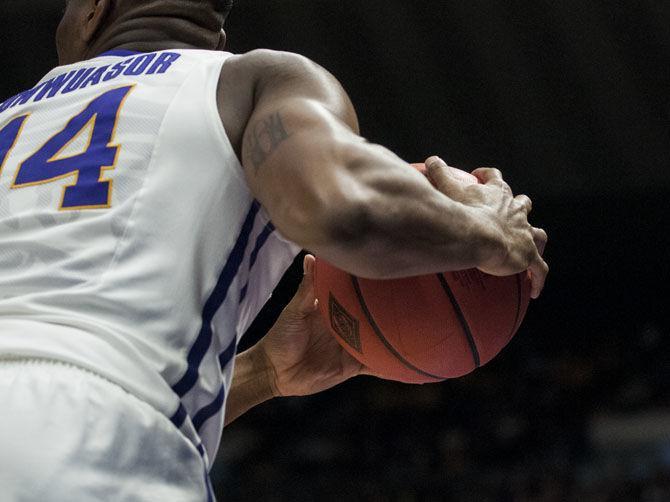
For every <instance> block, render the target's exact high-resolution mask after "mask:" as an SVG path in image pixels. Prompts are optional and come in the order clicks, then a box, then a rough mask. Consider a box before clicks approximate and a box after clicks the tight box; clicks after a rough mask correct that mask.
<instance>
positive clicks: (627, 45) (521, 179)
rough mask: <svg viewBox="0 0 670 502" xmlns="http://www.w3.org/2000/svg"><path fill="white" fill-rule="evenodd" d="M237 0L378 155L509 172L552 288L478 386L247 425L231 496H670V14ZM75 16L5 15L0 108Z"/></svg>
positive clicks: (454, 384)
mask: <svg viewBox="0 0 670 502" xmlns="http://www.w3.org/2000/svg"><path fill="white" fill-rule="evenodd" d="M237 4H238V5H237V6H236V8H235V10H234V11H233V14H232V15H231V17H230V19H229V23H228V28H227V31H228V35H229V50H231V51H233V52H244V51H247V50H250V49H253V48H258V47H268V48H273V49H280V50H288V51H294V52H299V53H302V54H304V55H306V56H308V57H310V58H312V59H313V60H315V61H317V62H318V63H320V64H321V65H323V66H324V67H326V68H327V69H328V70H330V71H331V72H332V73H334V74H335V75H336V76H337V77H338V78H339V79H340V81H341V82H342V83H343V85H344V87H345V88H346V89H347V90H348V91H349V93H350V95H351V97H352V100H353V102H354V104H355V105H356V108H357V110H358V113H359V117H360V121H361V127H362V132H363V135H364V136H366V137H367V138H369V139H370V140H372V141H375V142H379V143H381V144H383V145H385V146H387V147H389V148H390V149H391V150H393V151H395V152H396V153H398V154H399V155H400V156H401V157H403V158H404V159H406V160H408V161H421V160H423V159H425V158H426V157H427V156H429V155H431V154H439V155H441V156H442V157H443V158H445V160H447V161H448V162H449V163H450V164H451V165H454V166H457V167H460V168H462V169H468V170H470V169H473V168H475V167H479V166H495V167H498V168H500V169H501V170H502V171H503V173H504V174H505V177H506V178H507V179H508V181H509V183H510V185H511V186H512V187H513V188H514V189H515V191H516V192H519V193H528V194H529V195H531V196H532V198H533V200H534V206H535V209H534V212H533V215H532V221H533V223H534V224H536V225H538V226H542V227H544V228H545V229H546V230H547V232H548V233H549V235H550V243H549V246H548V248H547V252H546V258H547V261H548V262H549V264H550V266H551V267H552V271H551V275H550V280H549V282H548V285H547V289H546V291H545V294H544V295H543V297H542V298H541V299H540V300H538V301H537V302H534V303H533V305H531V308H530V310H529V313H528V316H527V318H526V321H525V323H524V325H523V326H522V328H521V330H520V331H519V333H518V334H517V336H516V338H515V339H514V340H513V341H512V343H511V344H510V345H509V346H508V348H507V349H506V350H505V351H504V352H503V353H502V354H501V355H500V356H499V357H498V358H497V359H496V360H495V361H493V362H492V363H491V364H489V365H488V366H486V367H485V368H483V369H480V370H478V371H477V372H475V373H474V374H472V375H469V376H467V377H465V378H462V379H459V380H455V381H449V382H445V383H442V384H435V385H428V386H420V387H412V386H406V385H402V384H397V383H392V382H383V381H380V380H375V379H372V378H363V377H361V378H358V379H354V380H352V381H349V382H347V383H345V384H343V385H341V386H340V387H338V388H336V389H333V390H331V391H328V392H325V393H323V394H321V395H318V396H313V397H309V398H303V399H283V400H275V401H273V402H269V403H266V404H264V405H262V406H260V407H258V408H256V409H254V410H252V411H251V412H249V413H248V414H247V415H246V416H244V417H243V418H241V419H240V420H239V421H237V422H236V423H234V424H233V425H232V426H231V427H230V428H228V429H227V430H226V431H225V433H224V437H223V446H222V448H221V455H220V459H219V462H217V465H216V467H215V469H214V472H213V478H214V482H215V484H216V487H217V492H218V494H219V497H220V498H221V499H222V500H278V501H279V500H281V501H283V500H287V501H288V500H315V499H317V498H318V499H321V500H344V499H349V500H375V501H377V500H378V501H387V500H388V501H396V500H397V501H423V500H440V501H442V500H445V501H457V502H461V501H478V502H479V501H482V502H485V501H522V502H523V501H538V502H545V501H559V500H560V501H563V500H579V501H582V500H583V501H592V500H593V501H619V500H620V501H638V500H640V501H652V502H656V501H661V502H662V501H668V500H670V481H669V480H670V432H669V431H670V392H669V391H668V385H667V384H668V382H669V381H670V351H669V348H668V345H669V343H670V342H669V339H668V331H669V326H670V322H669V317H670V316H669V314H668V311H669V310H670V305H668V300H669V297H668V290H669V288H668V285H667V281H668V279H669V278H670V274H669V271H670V267H669V265H668V244H670V238H669V237H668V224H667V222H666V220H667V216H668V215H670V210H669V209H668V205H669V204H668V198H669V197H670V173H669V172H668V167H670V118H669V114H670V98H669V93H668V90H669V87H670V64H669V63H670V2H668V1H667V0H639V1H634V2H633V1H630V0H626V1H612V0H607V1H606V0H602V1H596V0H561V1H560V2H555V1H547V0H524V1H521V0H508V1H502V0H486V1H485V0H443V1H431V2H429V1H425V0H417V1H407V0H404V1H403V0H384V1H382V0H364V1H354V0H340V1H339V2H334V1H326V0H304V1H298V0H282V1H274V0H239V1H238V2H237ZM60 7H61V6H60V2H44V1H42V0H40V1H37V0H33V1H26V0H4V1H3V4H2V8H1V9H0V12H1V14H2V16H1V17H0V19H1V21H0V22H1V23H2V29H1V30H0V50H1V51H2V52H1V59H0V60H1V61H2V63H3V69H2V77H1V78H0V100H1V99H3V98H5V97H9V96H10V95H13V94H15V93H17V92H19V91H20V90H23V89H25V88H28V87H31V86H32V85H34V83H35V82H36V81H37V80H38V79H39V78H41V77H42V75H43V74H44V73H46V71H48V70H49V69H50V68H51V67H52V66H54V65H55V64H56V57H55V49H54V47H53V42H52V40H53V33H54V31H55V27H56V24H57V21H58V18H59V14H60ZM300 264H301V257H299V259H298V260H296V264H295V266H294V267H293V268H292V269H290V270H289V271H288V272H287V274H286V276H285V278H284V280H283V281H282V284H281V285H280V286H279V288H278V289H277V291H276V292H275V294H274V295H273V298H272V300H271V302H270V303H269V304H268V305H267V306H266V309H265V310H264V311H263V313H262V314H261V316H260V317H259V319H258V320H257V322H256V323H254V325H253V326H252V328H251V329H250V333H249V335H248V337H247V342H246V344H247V345H248V344H250V343H252V342H253V340H254V339H256V338H258V337H259V336H261V335H262V334H263V333H264V332H265V331H266V330H267V329H268V328H269V327H270V326H271V325H272V323H273V322H274V319H275V317H276V316H277V315H278V313H279V311H280V310H281V308H282V307H283V305H284V304H285V303H286V302H287V301H288V299H290V297H291V296H292V294H293V292H294V290H295V287H296V285H297V282H298V280H299V277H300V275H301V270H300V267H299V265H300Z"/></svg>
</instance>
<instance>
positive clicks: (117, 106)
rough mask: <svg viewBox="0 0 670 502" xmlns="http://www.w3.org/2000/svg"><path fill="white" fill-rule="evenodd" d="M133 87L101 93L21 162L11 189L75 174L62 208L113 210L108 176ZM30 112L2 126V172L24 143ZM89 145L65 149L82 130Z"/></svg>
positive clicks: (0, 165) (62, 200)
mask: <svg viewBox="0 0 670 502" xmlns="http://www.w3.org/2000/svg"><path fill="white" fill-rule="evenodd" d="M133 87H134V86H132V85H130V86H125V87H119V88H117V89H112V90H111V91H107V92H105V93H104V94H102V95H100V96H98V97H97V98H95V99H94V100H93V101H91V102H90V103H89V104H88V106H87V107H86V108H85V109H84V110H83V111H82V112H81V113H79V114H78V115H76V116H74V117H72V118H71V119H70V120H69V121H68V123H67V125H66V126H65V127H64V128H63V129H62V130H61V131H59V132H58V133H56V134H55V135H54V136H52V137H51V138H50V139H49V140H48V141H47V142H46V143H44V144H43V145H42V146H41V147H40V148H39V149H38V150H37V152H35V153H34V154H32V155H31V156H30V157H28V158H27V159H25V160H23V162H21V163H20V164H19V167H18V169H17V171H16V176H15V178H14V182H13V183H12V185H11V188H12V189H20V188H25V187H31V186H35V185H43V184H45V183H52V182H54V181H57V180H61V179H65V178H71V179H72V183H70V184H69V185H66V186H65V187H63V194H62V197H61V203H60V207H59V209H61V210H75V209H101V208H108V207H110V205H111V200H112V183H113V182H112V180H108V179H104V178H103V176H104V173H105V171H108V170H111V169H114V167H115V165H116V161H117V158H118V155H119V151H120V146H119V145H115V144H113V143H114V133H115V131H116V125H117V122H118V120H119V114H120V112H121V109H122V108H123V103H124V102H125V100H126V98H127V97H128V96H129V95H130V92H131V91H132V89H133ZM29 120H30V114H26V115H21V116H19V117H15V118H13V119H12V120H10V121H9V123H7V124H5V125H4V126H3V127H2V129H0V175H2V170H3V167H4V166H5V162H6V161H7V157H8V156H9V154H10V152H11V151H12V149H13V148H14V146H15V145H16V144H17V142H18V141H20V137H21V133H22V131H23V129H24V126H25V125H26V123H27V121H29ZM85 133H88V135H89V136H88V137H87V138H85V141H86V146H85V148H84V150H83V151H82V152H80V153H77V154H74V155H65V154H64V152H65V151H66V150H67V149H68V147H70V145H72V144H73V143H74V142H75V141H76V140H77V139H78V138H80V137H81V136H82V135H83V134H85Z"/></svg>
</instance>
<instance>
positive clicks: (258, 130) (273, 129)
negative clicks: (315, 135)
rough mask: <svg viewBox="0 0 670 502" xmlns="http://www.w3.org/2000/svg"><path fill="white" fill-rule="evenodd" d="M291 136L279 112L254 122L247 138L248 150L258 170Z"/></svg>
mask: <svg viewBox="0 0 670 502" xmlns="http://www.w3.org/2000/svg"><path fill="white" fill-rule="evenodd" d="M289 137H290V134H288V133H287V132H286V128H285V127H284V122H283V121H282V117H281V114H280V113H279V112H276V113H274V114H272V115H269V116H268V117H265V118H264V119H261V120H259V121H257V122H256V123H255V124H253V125H252V126H251V130H250V134H249V136H248V139H247V151H248V152H249V156H250V158H251V162H253V164H254V167H255V168H256V170H258V169H259V168H260V167H261V166H262V165H263V163H264V162H265V161H266V160H267V158H268V157H269V156H270V155H272V153H274V151H275V150H277V148H279V146H280V145H281V144H282V143H283V142H284V141H286V140H287V139H288V138H289Z"/></svg>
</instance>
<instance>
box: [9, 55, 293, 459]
mask: <svg viewBox="0 0 670 502" xmlns="http://www.w3.org/2000/svg"><path fill="white" fill-rule="evenodd" d="M227 57H229V54H225V53H216V52H210V51H195V50H183V51H178V50H174V51H161V52H156V53H149V54H140V53H130V52H112V53H106V54H104V55H102V56H100V57H97V58H94V59H92V60H89V61H84V62H81V63H77V64H75V65H70V66H66V67H60V68H56V69H55V70H53V71H52V72H50V73H49V74H48V75H47V76H46V77H45V78H44V79H42V80H41V81H40V82H39V83H38V85H37V86H35V87H34V88H32V89H31V90H29V91H26V92H24V93H21V94H19V95H18V96H15V97H13V98H10V99H9V100H7V101H5V102H4V103H3V104H2V105H1V106H0V163H1V166H2V167H1V169H0V355H2V354H4V355H7V354H9V355H19V356H31V357H48V358H57V359H62V360H66V361H69V362H72V363H74V364H77V365H80V366H83V367H87V368H89V369H91V370H93V371H96V372H98V373H101V374H103V376H106V377H108V378H110V379H112V380H114V381H116V382H117V383H119V384H121V385H122V386H124V387H125V388H126V389H128V390H129V391H131V392H133V393H135V394H136V395H138V396H139V397H141V398H143V399H145V400H146V401H148V402H149V403H150V404H152V405H153V406H155V407H157V408H158V409H159V410H160V411H162V412H164V413H165V414H166V415H168V416H170V417H171V419H172V420H173V422H174V423H175V425H177V426H178V427H180V428H182V430H183V431H184V432H185V433H186V434H187V435H189V436H190V437H191V439H192V440H193V441H194V442H196V443H197V445H199V442H200V439H199V438H200V437H202V438H203V439H204V440H205V446H206V447H207V449H208V450H209V452H210V454H211V453H212V452H213V451H214V449H215V448H216V443H217V441H218V435H219V431H220V426H221V420H222V414H221V409H222V407H223V403H224V400H225V393H226V389H227V388H229V383H230V379H231V377H232V359H233V357H234V354H235V348H236V344H237V340H238V339H239V336H241V334H242V333H243V332H244V331H245V330H246V328H247V327H248V326H249V325H250V324H251V322H252V321H253V318H254V317H255V315H256V314H257V313H258V311H259V310H260V308H261V307H262V305H263V304H264V303H265V301H266V300H267V298H268V297H269V295H270V293H271V291H272V289H273V288H274V286H275V285H276V284H277V282H278V281H279V279H280V277H281V275H282V273H283V272H284V271H285V270H286V268H287V267H288V266H289V265H290V263H291V261H292V260H293V258H294V257H295V255H296V254H297V253H298V252H299V248H298V247H297V246H295V245H293V244H291V243H289V242H287V241H285V240H283V239H282V238H281V237H280V236H279V235H278V234H277V232H276V231H275V229H274V227H273V226H272V224H271V222H270V221H269V220H268V218H267V215H266V213H265V212H264V210H263V209H262V208H261V207H260V206H259V204H258V203H257V202H256V201H255V200H254V199H253V197H252V195H251V194H250V192H249V190H248V188H247V186H246V183H245V182H244V176H243V172H242V168H241V166H240V165H239V162H238V160H237V158H236V155H235V152H234V150H233V148H232V146H231V145H230V142H229V141H228V139H227V137H226V134H225V130H224V128H223V126H222V124H221V120H220V118H219V115H218V111H217V108H216V90H217V83H218V79H219V74H220V72H221V68H222V65H223V64H224V62H225V60H226V58H227ZM224 71H225V67H224ZM270 255H272V259H270Z"/></svg>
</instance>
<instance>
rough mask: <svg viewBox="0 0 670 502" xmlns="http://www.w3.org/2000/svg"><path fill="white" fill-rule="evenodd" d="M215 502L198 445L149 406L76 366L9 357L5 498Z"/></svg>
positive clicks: (3, 380) (2, 426)
mask: <svg viewBox="0 0 670 502" xmlns="http://www.w3.org/2000/svg"><path fill="white" fill-rule="evenodd" d="M213 499H214V497H213V495H212V492H211V487H210V484H209V479H208V475H207V469H206V466H205V463H204V460H203V459H202V457H201V456H200V454H199V453H198V451H197V450H196V448H195V447H194V446H193V444H192V443H191V442H190V441H188V440H187V439H186V438H185V437H184V436H183V435H182V434H181V433H180V432H179V431H178V430H177V429H176V428H175V427H174V425H172V423H171V422H170V421H169V420H168V418H166V417H165V416H164V415H162V414H161V413H159V412H158V411H156V410H155V409H154V408H152V407H151V406H149V405H148V404H146V403H145V402H143V401H141V400H139V399H137V398H136V397H134V396H133V395H131V394H129V393H128V392H126V391H125V390H123V389H122V388H121V387H119V386H117V385H116V384H113V383H112V382H110V381H108V380H106V379H104V378H102V377H99V376H97V375H95V374H93V373H91V372H88V371H86V370H83V369H80V368H77V367H75V366H71V365H68V364H64V363H60V362H55V361H50V360H41V359H0V500H1V501H2V502H33V501H35V502H37V501H39V502H42V501H49V502H73V501H76V502H89V501H90V502H93V501H95V502H101V501H114V502H126V501H128V502H130V501H133V502H207V501H213Z"/></svg>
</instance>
